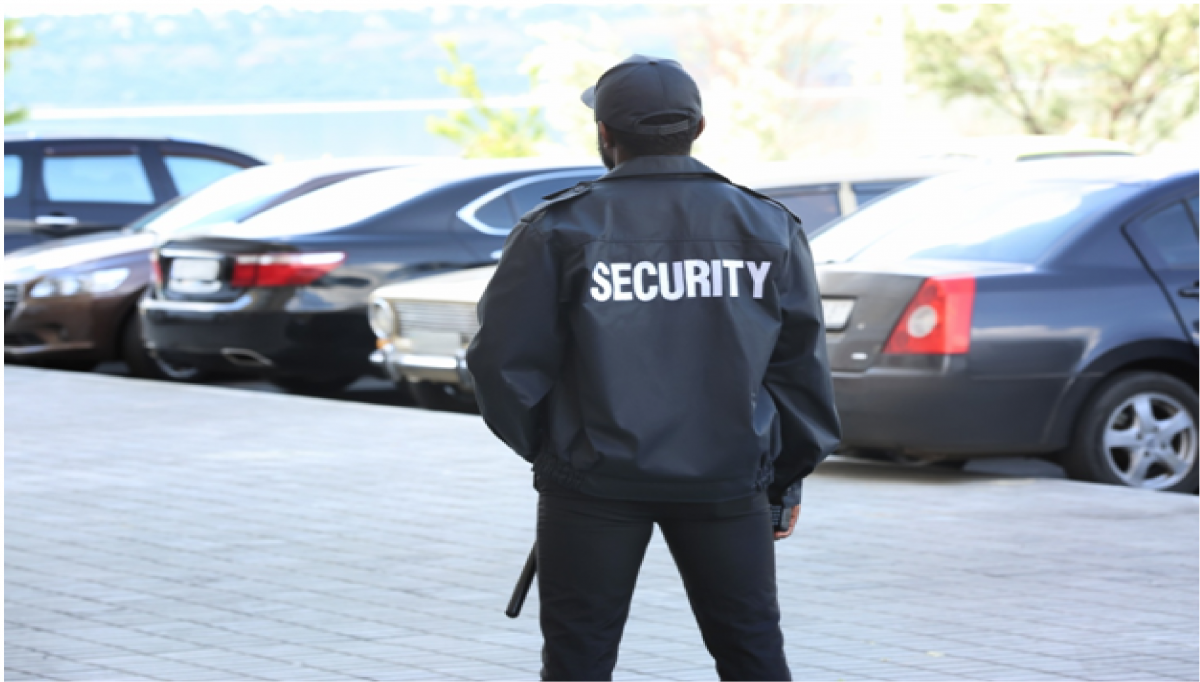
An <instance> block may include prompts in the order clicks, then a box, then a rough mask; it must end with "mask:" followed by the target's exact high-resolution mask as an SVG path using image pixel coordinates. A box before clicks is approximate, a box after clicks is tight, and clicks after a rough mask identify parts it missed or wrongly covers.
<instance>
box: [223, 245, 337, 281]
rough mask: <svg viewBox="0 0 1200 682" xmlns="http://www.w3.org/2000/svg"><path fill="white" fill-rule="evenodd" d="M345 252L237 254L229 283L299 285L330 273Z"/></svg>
mask: <svg viewBox="0 0 1200 682" xmlns="http://www.w3.org/2000/svg"><path fill="white" fill-rule="evenodd" d="M344 260H346V254H344V253H267V254H261V255H256V256H238V257H237V260H236V261H235V262H234V265H233V274H232V275H231V276H230V278H229V285H230V286H231V287H233V288H234V289H245V288H247V287H302V286H305V285H306V284H312V283H313V282H315V281H317V280H318V279H321V278H322V277H324V276H325V275H327V274H329V272H330V271H332V270H333V269H334V268H336V267H337V266H339V265H341V263H342V261H344Z"/></svg>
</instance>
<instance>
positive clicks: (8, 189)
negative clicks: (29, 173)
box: [4, 154, 25, 199]
mask: <svg viewBox="0 0 1200 682" xmlns="http://www.w3.org/2000/svg"><path fill="white" fill-rule="evenodd" d="M24 168H25V164H24V163H23V162H22V159H21V157H19V156H17V155H16V154H5V155H4V198H5V199H11V198H13V197H15V196H17V195H18V194H20V193H21V173H22V171H23V170H24Z"/></svg>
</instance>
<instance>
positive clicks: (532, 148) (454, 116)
mask: <svg viewBox="0 0 1200 682" xmlns="http://www.w3.org/2000/svg"><path fill="white" fill-rule="evenodd" d="M439 42H440V43H441V45H442V47H443V48H444V49H445V50H446V54H447V56H448V57H449V58H450V64H451V66H452V67H453V68H451V69H446V68H441V67H439V68H438V70H437V74H438V80H439V81H441V82H442V83H443V84H444V85H448V86H450V87H452V88H454V89H455V90H457V91H458V93H459V95H460V96H462V97H463V98H464V99H467V100H469V101H470V103H471V108H470V109H468V110H459V111H451V112H448V113H447V115H446V117H445V118H437V117H433V116H431V117H429V119H427V121H426V127H427V128H428V129H429V132H431V133H433V134H435V135H440V136H442V137H444V138H446V139H448V140H450V141H451V142H454V143H455V144H457V145H459V146H460V147H462V149H463V156H464V157H466V158H469V159H484V158H507V157H515V156H534V155H536V154H537V148H538V146H539V145H540V144H541V143H543V142H545V141H546V124H545V123H544V122H543V121H542V112H541V107H536V106H531V107H529V108H528V109H527V110H526V111H525V113H523V114H522V113H520V112H518V111H514V110H511V109H495V108H492V107H490V106H488V104H487V99H486V98H485V97H484V94H483V89H482V88H480V87H479V79H478V77H477V75H476V73H475V67H474V66H472V65H471V64H468V63H466V62H463V61H462V58H461V57H459V55H458V46H457V44H456V43H455V42H454V41H453V40H451V39H443V40H441V41H439ZM529 80H530V86H531V88H532V87H533V86H534V85H536V82H537V69H532V70H531V71H530V73H529Z"/></svg>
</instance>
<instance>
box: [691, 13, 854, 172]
mask: <svg viewBox="0 0 1200 682" xmlns="http://www.w3.org/2000/svg"><path fill="white" fill-rule="evenodd" d="M667 11H669V12H670V13H671V15H670V16H671V19H672V21H671V24H673V25H674V26H675V27H676V32H677V34H678V40H679V43H680V58H681V61H682V62H683V63H684V64H686V65H687V68H688V70H689V72H690V73H692V74H693V75H694V76H695V77H696V79H697V81H699V82H700V84H701V87H702V88H703V92H704V97H705V100H704V109H705V115H706V117H707V118H708V125H709V129H708V131H707V132H706V133H705V137H702V138H700V141H699V142H698V144H697V152H698V153H701V154H705V155H706V156H712V157H716V158H736V159H741V160H764V161H774V160H780V159H786V158H789V157H791V156H793V155H795V154H796V152H797V150H799V149H800V148H801V147H803V146H809V147H810V148H811V143H812V141H813V139H812V138H813V135H812V133H813V128H812V125H811V124H812V122H813V119H815V118H819V117H822V116H828V115H830V114H831V113H832V110H834V109H836V108H837V107H838V106H839V104H840V103H839V102H837V101H835V100H831V99H823V98H820V97H805V96H804V95H805V93H804V90H805V89H808V88H820V87H824V86H832V85H840V84H842V83H839V82H838V80H839V77H840V76H841V74H839V73H837V71H836V70H835V69H832V68H829V66H830V65H829V62H830V61H831V60H832V59H833V58H834V57H835V55H836V54H837V52H838V50H839V47H840V46H839V43H838V42H837V41H836V40H835V39H834V36H833V34H832V32H831V31H830V29H831V22H832V19H833V18H834V16H835V14H836V13H837V12H838V8H837V7H836V6H834V5H828V4H817V5H811V4H784V5H776V4H771V5H754V4H742V3H714V4H710V5H703V6H699V7H686V8H674V9H673V10H667ZM804 142H808V144H807V145H805V144H804Z"/></svg>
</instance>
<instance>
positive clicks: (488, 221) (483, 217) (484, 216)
mask: <svg viewBox="0 0 1200 682" xmlns="http://www.w3.org/2000/svg"><path fill="white" fill-rule="evenodd" d="M475 219H476V220H478V221H479V222H481V223H483V224H484V225H487V226H488V227H491V228H493V229H497V230H500V229H504V230H508V229H512V227H513V225H515V224H516V223H517V218H516V216H515V215H514V214H513V210H512V206H511V205H510V204H509V202H508V196H507V195H505V194H501V195H500V196H498V197H496V198H495V199H492V200H491V201H489V202H487V203H486V204H484V205H483V206H480V207H479V208H478V209H476V211H475Z"/></svg>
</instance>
